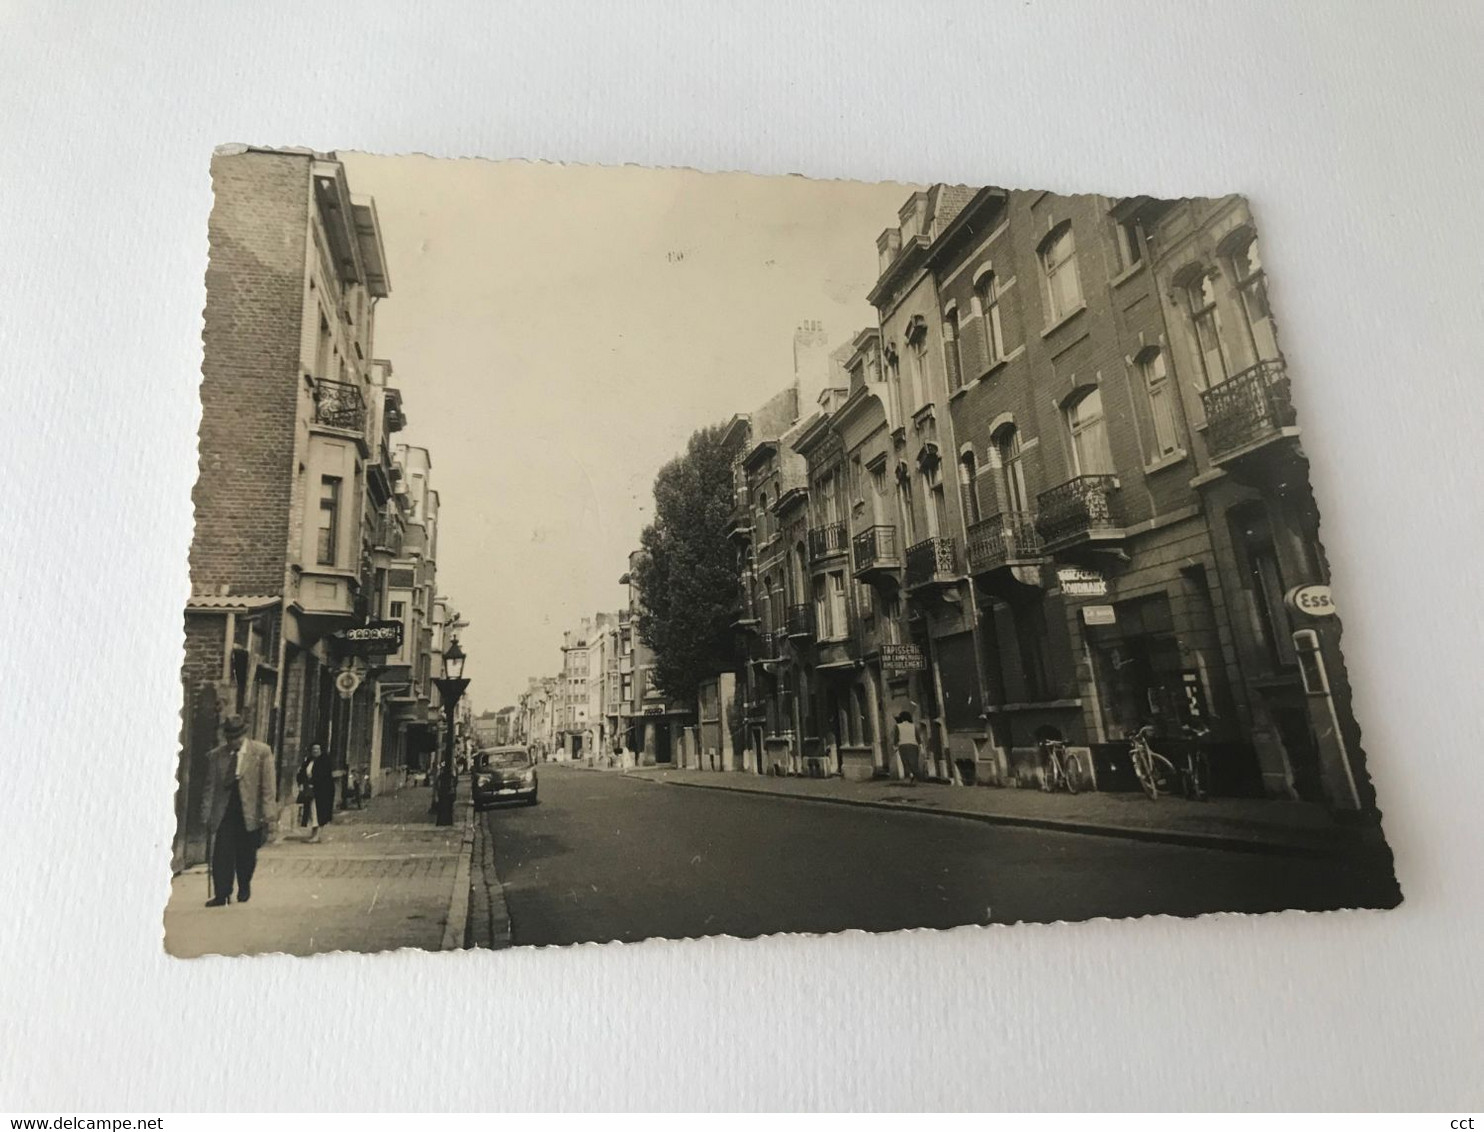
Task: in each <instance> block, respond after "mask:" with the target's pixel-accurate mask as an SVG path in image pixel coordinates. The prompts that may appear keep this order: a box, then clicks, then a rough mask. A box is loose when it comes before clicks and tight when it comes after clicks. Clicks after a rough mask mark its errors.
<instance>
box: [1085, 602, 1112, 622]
mask: <svg viewBox="0 0 1484 1132" xmlns="http://www.w3.org/2000/svg"><path fill="white" fill-rule="evenodd" d="M1082 620H1083V621H1084V622H1085V623H1087V624H1088V625H1116V624H1118V616H1117V614H1115V613H1114V612H1113V607H1112V606H1111V605H1084V606H1083V607H1082Z"/></svg>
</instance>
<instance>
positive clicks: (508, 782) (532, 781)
mask: <svg viewBox="0 0 1484 1132" xmlns="http://www.w3.org/2000/svg"><path fill="white" fill-rule="evenodd" d="M469 773H470V775H471V776H472V778H473V786H474V790H473V793H474V808H475V809H476V810H484V809H487V808H489V807H490V806H493V805H494V804H495V803H496V802H524V803H525V804H526V805H528V806H534V805H535V804H536V763H535V760H534V759H532V758H531V752H530V751H529V750H527V749H526V748H525V747H486V748H485V749H483V750H481V751H478V752H476V753H475V755H474V765H473V766H472V767H471V768H470V771H469Z"/></svg>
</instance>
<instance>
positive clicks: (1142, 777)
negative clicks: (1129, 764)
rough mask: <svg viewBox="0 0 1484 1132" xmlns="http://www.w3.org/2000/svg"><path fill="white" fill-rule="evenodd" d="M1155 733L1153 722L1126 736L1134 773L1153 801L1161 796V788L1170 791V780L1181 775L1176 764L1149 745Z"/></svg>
mask: <svg viewBox="0 0 1484 1132" xmlns="http://www.w3.org/2000/svg"><path fill="white" fill-rule="evenodd" d="M1153 734H1154V726H1153V724H1148V723H1146V724H1145V725H1144V726H1143V727H1141V728H1139V729H1138V730H1137V731H1130V732H1129V733H1128V735H1127V736H1125V738H1127V739H1128V744H1129V756H1130V758H1131V759H1132V760H1133V764H1134V775H1135V776H1136V777H1137V778H1138V780H1139V785H1140V786H1141V787H1143V789H1144V793H1145V794H1147V795H1148V796H1149V800H1150V801H1151V802H1153V801H1155V800H1157V799H1158V798H1159V792H1160V790H1161V788H1162V789H1164V791H1165V792H1166V793H1169V789H1170V782H1171V781H1172V780H1173V779H1175V778H1178V777H1179V776H1180V772H1179V771H1177V770H1176V769H1175V764H1174V763H1172V762H1170V760H1169V759H1167V758H1165V757H1164V756H1163V755H1162V754H1160V753H1159V752H1158V751H1156V750H1155V749H1154V748H1153V747H1151V746H1150V745H1149V739H1150V737H1151V736H1152V735H1153ZM1161 768H1163V769H1161Z"/></svg>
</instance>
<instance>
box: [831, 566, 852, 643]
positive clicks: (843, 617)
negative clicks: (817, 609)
mask: <svg viewBox="0 0 1484 1132" xmlns="http://www.w3.org/2000/svg"><path fill="white" fill-rule="evenodd" d="M849 625H850V615H849V613H848V611H847V608H846V605H845V574H844V572H843V571H840V570H836V571H833V572H832V573H831V574H830V636H831V637H832V638H834V639H836V640H838V639H839V638H841V637H843V636H845V634H846V631H847V629H848V628H849Z"/></svg>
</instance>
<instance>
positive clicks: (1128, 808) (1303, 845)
mask: <svg viewBox="0 0 1484 1132" xmlns="http://www.w3.org/2000/svg"><path fill="white" fill-rule="evenodd" d="M628 776H629V777H630V778H642V779H646V780H649V781H653V782H660V783H665V784H668V785H672V786H688V787H695V788H700V789H715V790H735V791H743V792H747V793H754V794H775V795H785V796H789V797H795V798H800V799H808V800H810V801H815V802H830V803H838V804H843V805H854V806H867V807H873V808H879V809H890V810H898V811H902V810H910V811H914V812H918V813H930V814H937V815H944V816H949V817H959V818H967V819H969V820H972V821H982V822H988V823H992V824H996V825H1013V826H1025V827H1030V828H1035V829H1049V830H1060V831H1064V832H1067V833H1090V834H1098V835H1102V836H1108V837H1124V838H1132V839H1135V840H1143V841H1161V842H1166V843H1171V844H1178V845H1192V846H1200V847H1204V848H1211V849H1225V850H1236V851H1241V852H1258V853H1261V852H1269V853H1270V852H1278V853H1297V854H1323V855H1330V854H1336V855H1338V854H1348V853H1367V854H1373V853H1386V852H1387V850H1386V845H1385V842H1384V841H1383V840H1382V838H1381V831H1380V829H1379V828H1377V827H1375V826H1348V825H1340V824H1337V823H1336V822H1335V821H1334V819H1333V818H1331V817H1330V815H1329V812H1328V811H1327V810H1325V809H1324V807H1322V806H1317V805H1313V804H1311V803H1305V802H1280V801H1270V800H1264V799H1254V798H1218V799H1213V800H1212V801H1209V802H1190V801H1186V800H1185V799H1184V798H1178V797H1164V796H1161V797H1160V798H1159V799H1158V800H1157V801H1154V802H1151V801H1149V799H1147V798H1145V797H1144V795H1143V794H1108V793H1086V794H1077V795H1068V794H1047V793H1044V792H1042V791H1040V790H1015V789H1000V788H996V787H990V786H943V785H937V784H930V783H924V784H921V785H918V786H915V787H912V786H907V785H905V784H904V783H901V782H895V781H890V780H886V779H876V780H872V781H869V782H850V781H846V780H845V779H841V778H770V777H763V776H760V775H755V774H747V773H743V772H730V773H728V772H718V771H701V770H675V769H670V768H655V767H646V768H644V769H642V770H631V771H629V772H628Z"/></svg>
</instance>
